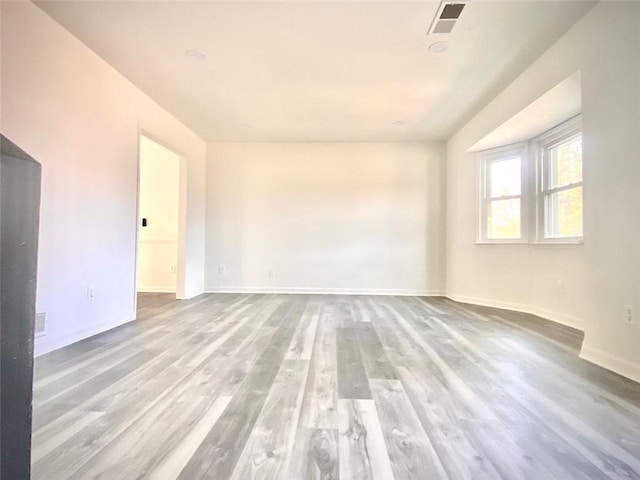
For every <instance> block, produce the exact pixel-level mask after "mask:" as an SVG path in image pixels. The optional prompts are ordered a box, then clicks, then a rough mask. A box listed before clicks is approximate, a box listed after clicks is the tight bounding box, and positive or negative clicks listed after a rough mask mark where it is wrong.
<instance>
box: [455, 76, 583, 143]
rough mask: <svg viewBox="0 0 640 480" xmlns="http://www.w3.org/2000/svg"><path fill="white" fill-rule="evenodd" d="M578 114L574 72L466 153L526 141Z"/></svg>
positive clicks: (579, 82)
mask: <svg viewBox="0 0 640 480" xmlns="http://www.w3.org/2000/svg"><path fill="white" fill-rule="evenodd" d="M580 112H582V74H581V72H580V71H577V72H575V73H574V74H573V75H571V76H569V77H567V78H565V79H564V80H563V81H562V82H560V83H559V84H558V85H556V86H555V87H553V88H552V89H550V90H549V91H548V92H546V93H545V94H544V95H541V96H540V97H539V98H538V99H536V100H535V101H534V102H532V103H531V104H529V105H527V106H526V107H525V108H523V109H522V110H520V111H519V112H518V113H516V114H515V115H514V116H513V117H511V118H510V119H508V120H507V121H506V122H504V123H503V124H502V125H500V126H499V127H498V128H496V129H495V130H494V131H492V132H491V133H489V134H488V135H487V136H485V137H484V138H482V139H480V140H479V141H478V142H476V144H475V145H473V146H471V148H469V150H467V151H468V152H479V151H481V150H487V149H489V148H495V147H499V146H501V145H510V144H513V143H517V142H523V141H525V140H529V139H531V138H533V137H537V136H538V135H540V134H542V133H544V132H546V131H547V130H549V129H551V128H552V127H555V126H556V125H559V124H560V123H562V122H564V121H565V120H569V119H570V118H572V117H575V116H576V115H578V114H580Z"/></svg>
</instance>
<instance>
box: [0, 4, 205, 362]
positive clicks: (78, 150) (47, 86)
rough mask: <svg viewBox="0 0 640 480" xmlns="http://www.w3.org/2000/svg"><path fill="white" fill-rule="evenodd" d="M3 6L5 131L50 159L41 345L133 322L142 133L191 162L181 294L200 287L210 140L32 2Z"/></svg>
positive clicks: (46, 163)
mask: <svg viewBox="0 0 640 480" xmlns="http://www.w3.org/2000/svg"><path fill="white" fill-rule="evenodd" d="M1 8H2V52H1V53H2V55H1V59H2V60H1V61H2V74H1V75H2V76H1V81H2V97H1V98H2V133H3V134H4V135H6V136H7V137H8V138H10V139H11V140H12V141H13V142H15V143H16V144H17V145H19V146H20V147H21V148H23V149H24V150H25V151H27V152H28V153H29V154H30V155H31V156H33V157H34V158H36V159H37V160H38V161H40V162H41V163H42V166H43V171H42V174H43V177H42V205H41V224H40V247H39V248H40V251H39V266H38V297H37V310H38V311H39V312H46V314H47V335H46V336H45V337H42V338H40V339H38V342H37V344H36V352H37V353H43V352H46V351H49V350H52V349H55V348H58V347H60V346H63V345H65V344H68V343H71V342H73V341H76V340H79V339H81V338H84V337H87V336H89V335H92V334H94V333H97V332H99V331H102V330H106V329H108V328H111V327H113V326H116V325H119V324H121V323H124V322H126V321H129V320H132V319H133V318H134V317H135V296H134V293H135V292H134V289H135V287H134V276H135V250H136V222H137V220H136V196H137V156H138V133H139V129H140V128H142V129H144V131H145V132H149V133H151V134H152V135H153V136H154V137H157V138H160V139H162V140H163V141H164V142H165V143H166V144H168V145H170V146H171V147H172V149H173V150H175V151H176V152H178V153H179V154H180V155H181V157H182V158H184V159H185V162H186V169H187V183H188V189H187V193H186V196H187V198H186V203H185V208H186V210H187V212H186V217H187V221H186V230H187V232H186V240H185V243H186V245H185V251H186V262H185V264H186V266H185V272H184V275H185V277H186V288H185V291H184V292H183V294H184V296H193V295H196V294H198V293H200V292H201V291H202V290H203V278H204V276H203V256H204V188H205V187H204V168H205V152H206V144H205V143H204V142H203V141H202V140H201V139H200V138H199V137H197V136H196V135H195V134H194V133H193V132H191V131H190V130H189V129H187V128H186V127H185V126H184V125H183V124H181V123H180V122H178V121H177V120H176V119H175V118H174V117H172V116H171V115H169V114H168V113H167V112H166V111H165V110H163V109H162V108H160V107H159V106H158V105H157V104H155V103H154V102H152V101H151V100H150V99H149V98H148V97H147V96H145V95H144V94H143V93H142V92H140V90H138V89H137V88H136V87H135V86H133V85H132V84H131V83H130V82H129V81H127V80H126V79H125V78H124V77H122V76H121V75H120V74H119V73H118V72H116V71H115V70H114V69H113V68H111V67H110V66H109V65H108V64H107V63H105V62H104V61H103V60H101V59H100V58H99V57H97V56H96V55H95V54H94V53H93V52H92V51H91V50H89V49H88V48H87V47H86V46H84V45H83V44H82V43H80V42H79V41H78V40H77V39H76V38H75V37H73V36H72V35H71V34H70V33H68V32H67V31H66V30H64V29H63V28H62V27H61V26H60V25H58V24H57V23H56V22H54V21H53V20H52V19H51V18H49V17H48V16H47V15H46V14H45V13H43V12H42V11H41V10H40V9H39V8H38V7H36V6H35V5H34V4H32V3H31V2H2V4H1ZM87 285H94V287H95V298H94V299H93V300H89V299H88V298H87Z"/></svg>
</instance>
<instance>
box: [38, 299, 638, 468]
mask: <svg viewBox="0 0 640 480" xmlns="http://www.w3.org/2000/svg"><path fill="white" fill-rule="evenodd" d="M138 317H139V320H138V321H136V322H132V323H130V324H127V325H125V326H122V327H120V328H117V329H115V330H112V331H110V332H107V333H105V334H102V335H99V336H96V337H93V338H90V339H88V340H85V341H82V342H79V343H77V344H75V345H72V346H70V347H67V348H65V349H62V350H59V351H57V352H54V353H52V354H49V355H46V356H43V357H41V358H38V359H37V361H36V375H35V381H34V420H33V422H34V425H33V430H34V434H33V455H32V463H33V478H34V479H36V480H39V479H42V480H58V479H79V480H88V479H108V480H129V479H132V480H133V479H158V480H173V479H180V480H196V479H215V480H226V479H233V480H238V479H265V480H275V479H286V480H306V479H309V480H311V479H318V480H320V479H322V480H333V479H342V480H349V479H374V480H378V479H380V480H387V479H396V480H404V479H416V480H423V479H425V480H426V479H473V480H476V479H505V480H512V479H521V478H523V479H533V480H544V479H560V480H570V479H589V480H594V479H608V478H614V479H618V478H619V479H640V385H639V384H637V383H634V382H632V381H629V380H626V379H624V378H622V377H620V376H617V375H615V374H613V373H611V372H608V371H606V370H603V369H601V368H599V367H596V366H594V365H592V364H590V363H588V362H585V361H582V360H580V359H579V358H578V356H577V353H578V349H579V347H580V343H581V341H582V336H581V334H580V333H579V332H577V331H575V330H571V329H569V328H566V327H562V326H559V325H556V324H553V323H550V322H547V321H544V320H542V319H539V318H537V317H533V316H531V315H526V314H519V313H513V312H507V311H504V310H497V309H491V308H483V307H473V306H469V305H464V304H459V303H455V302H452V301H450V300H448V299H444V298H418V297H383V296H336V295H258V294H254V295H250V294H214V295H202V296H200V297H197V298H195V299H192V300H188V301H176V300H173V299H172V298H171V296H170V295H166V294H143V295H140V297H139V315H138Z"/></svg>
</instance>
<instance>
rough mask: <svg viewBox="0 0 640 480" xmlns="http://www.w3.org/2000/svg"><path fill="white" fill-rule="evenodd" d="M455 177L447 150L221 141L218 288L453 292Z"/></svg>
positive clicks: (215, 189)
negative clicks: (447, 209)
mask: <svg viewBox="0 0 640 480" xmlns="http://www.w3.org/2000/svg"><path fill="white" fill-rule="evenodd" d="M444 173H445V172H444V148H443V146H442V145H423V144H375V143H369V144H349V143H334V144H326V143H325V144H313V143H299V144H298V143H288V144H210V145H209V147H208V163H207V237H206V274H205V284H206V288H207V290H209V291H221V290H222V291H224V290H236V291H242V290H252V291H253V290H262V291H305V292H351V293H353V292H367V293H416V294H417V293H420V294H428V293H438V292H442V291H443V289H444V283H445V270H444V268H445V265H444V258H445V257H444V255H445V244H444V203H443V201H444V190H443V189H444V178H445V177H444ZM219 265H225V266H226V274H224V275H220V274H219V273H218V272H219ZM269 270H273V271H274V272H275V276H274V277H270V276H269Z"/></svg>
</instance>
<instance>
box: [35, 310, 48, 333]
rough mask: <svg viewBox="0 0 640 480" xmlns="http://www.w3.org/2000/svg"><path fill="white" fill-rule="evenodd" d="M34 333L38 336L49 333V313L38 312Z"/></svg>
mask: <svg viewBox="0 0 640 480" xmlns="http://www.w3.org/2000/svg"><path fill="white" fill-rule="evenodd" d="M34 334H35V336H36V337H42V336H44V335H46V334H47V314H46V313H45V312H41V313H36V321H35V325H34Z"/></svg>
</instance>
